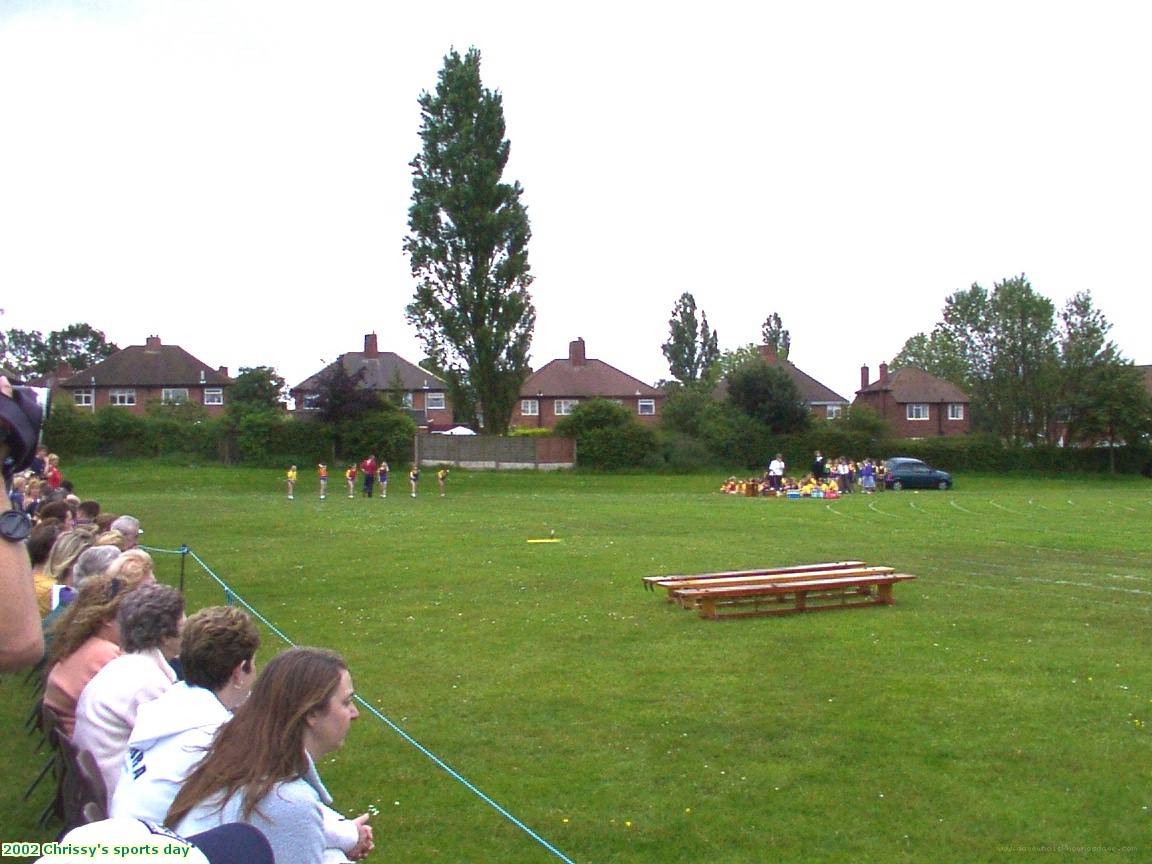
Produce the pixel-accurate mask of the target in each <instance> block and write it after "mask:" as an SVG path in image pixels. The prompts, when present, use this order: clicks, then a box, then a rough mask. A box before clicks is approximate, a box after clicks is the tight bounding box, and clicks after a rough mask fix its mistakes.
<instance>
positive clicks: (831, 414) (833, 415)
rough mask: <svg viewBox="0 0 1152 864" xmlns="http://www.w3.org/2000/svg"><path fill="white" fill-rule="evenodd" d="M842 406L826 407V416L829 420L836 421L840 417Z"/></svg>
mask: <svg viewBox="0 0 1152 864" xmlns="http://www.w3.org/2000/svg"><path fill="white" fill-rule="evenodd" d="M840 408H841V406H840V405H825V406H824V416H825V417H827V418H828V419H829V420H835V419H837V418H838V417H839V416H840Z"/></svg>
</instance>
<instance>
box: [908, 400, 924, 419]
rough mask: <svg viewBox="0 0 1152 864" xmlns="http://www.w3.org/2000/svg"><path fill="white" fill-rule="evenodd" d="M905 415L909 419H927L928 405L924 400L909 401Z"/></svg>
mask: <svg viewBox="0 0 1152 864" xmlns="http://www.w3.org/2000/svg"><path fill="white" fill-rule="evenodd" d="M907 407H908V413H907V415H906V416H907V417H908V419H909V420H927V419H928V405H927V404H926V403H924V402H909V403H908V406H907Z"/></svg>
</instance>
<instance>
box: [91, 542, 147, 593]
mask: <svg viewBox="0 0 1152 864" xmlns="http://www.w3.org/2000/svg"><path fill="white" fill-rule="evenodd" d="M123 554H124V553H123V552H121V551H120V550H119V549H117V548H116V547H115V546H91V547H89V548H88V549H85V550H84V551H83V552H81V553H80V557H79V558H77V559H76V563H75V564H74V565H72V587H73V588H74V589H75V590H77V591H79V590H80V586H81V585H83V584H84V582H85V581H87V580H88V579H90V578H91V577H93V576H102V575H104V574H105V573H107V572H108V571H109V570H110V569H111V567H112V565H113V564H114V563H115V562H116V561H117V560H119V559H120V558H121V557H122V556H123ZM112 575H114V576H116V575H120V574H118V573H114V574H112ZM139 581H140V582H147V581H150V580H148V579H141V580H139Z"/></svg>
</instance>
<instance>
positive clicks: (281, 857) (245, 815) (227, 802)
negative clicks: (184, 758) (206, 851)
mask: <svg viewBox="0 0 1152 864" xmlns="http://www.w3.org/2000/svg"><path fill="white" fill-rule="evenodd" d="M353 695H354V691H353V688H352V676H351V675H350V674H349V672H348V667H347V665H346V664H345V663H344V660H343V659H342V658H341V657H340V655H339V654H336V653H335V652H333V651H325V650H322V649H319V648H291V649H289V650H288V651H285V652H284V653H283V654H280V655H278V656H276V657H274V658H273V659H272V660H271V662H269V664H268V666H267V667H265V669H264V672H263V673H262V674H261V675H260V677H259V678H258V679H257V681H256V685H255V686H254V687H253V688H252V695H251V697H249V699H248V700H247V701H246V702H244V704H243V705H241V706H240V707H239V708H237V709H236V713H235V714H234V715H233V716H232V719H231V720H229V721H228V722H227V723H225V724H224V725H223V726H221V727H220V731H219V732H218V733H217V734H216V737H215V738H214V739H213V741H212V747H211V749H209V750H208V753H207V755H205V757H204V759H203V761H201V762H200V764H199V765H197V766H196V768H195V770H193V771H192V773H191V774H189V775H188V779H187V780H185V781H184V785H183V786H181V788H180V791H179V793H178V794H177V795H176V798H175V800H174V801H173V802H172V806H171V807H170V808H169V809H168V815H167V817H166V818H165V820H164V823H165V824H166V825H170V826H172V827H173V828H175V829H176V830H177V831H180V832H183V833H195V832H197V831H203V830H205V829H208V828H212V827H214V826H216V825H220V824H223V823H225V822H247V823H248V824H250V825H254V826H255V827H257V828H259V829H260V831H261V832H262V833H263V834H264V836H265V837H267V838H268V842H269V843H271V845H272V851H273V853H274V854H275V856H276V861H277V864H321V862H323V861H324V860H325V858H326V855H327V854H328V853H327V852H326V851H325V850H326V849H327V848H328V847H329V843H328V839H327V832H326V826H325V822H324V810H323V808H324V807H327V806H328V805H330V804H331V803H332V798H331V796H330V795H329V794H328V790H327V789H325V788H324V784H323V782H322V781H321V780H320V775H319V774H318V773H317V771H316V762H317V761H318V760H320V759H322V758H323V757H324V756H326V755H328V754H329V753H331V752H332V751H334V750H336V749H337V748H339V747H340V746H341V745H342V744H343V743H344V738H345V736H346V735H347V734H348V729H349V727H350V726H351V723H352V721H353V720H355V719H356V717H357V716H358V714H359V712H358V711H357V710H356V703H355V702H354V701H353ZM346 824H347V826H349V828H350V830H351V831H355V832H356V836H357V840H356V843H355V844H354V845H353V846H352V847H351V848H350V849H345V850H344V851H345V852H346V854H347V856H348V858H350V859H352V860H353V861H355V860H358V859H360V858H363V857H364V856H365V855H367V854H368V853H369V852H371V851H372V849H373V847H374V844H373V842H372V828H371V827H370V826H369V825H368V814H367V813H364V814H362V815H361V816H359V817H357V818H356V819H353V820H346Z"/></svg>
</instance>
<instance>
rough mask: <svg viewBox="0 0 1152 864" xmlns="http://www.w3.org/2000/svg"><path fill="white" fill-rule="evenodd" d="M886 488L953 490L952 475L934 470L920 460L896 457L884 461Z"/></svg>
mask: <svg viewBox="0 0 1152 864" xmlns="http://www.w3.org/2000/svg"><path fill="white" fill-rule="evenodd" d="M884 468H885V471H884V488H885V489H894V490H896V491H897V492H899V491H900V490H901V489H951V488H952V475H951V474H949V473H948V472H947V471H940V470H937V469H936V468H933V467H932V466H931V465H928V464H926V463H924V462H921V461H920V460H919V459H912V458H909V457H907V456H896V457H894V458H892V459H885V460H884Z"/></svg>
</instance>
